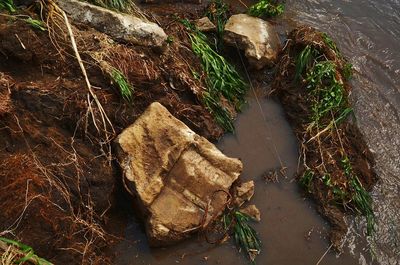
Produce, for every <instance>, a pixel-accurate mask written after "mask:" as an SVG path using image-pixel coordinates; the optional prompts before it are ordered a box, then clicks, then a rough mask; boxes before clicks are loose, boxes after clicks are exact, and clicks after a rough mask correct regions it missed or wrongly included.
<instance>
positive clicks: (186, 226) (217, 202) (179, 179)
mask: <svg viewBox="0 0 400 265" xmlns="http://www.w3.org/2000/svg"><path fill="white" fill-rule="evenodd" d="M116 143H117V154H118V159H119V162H120V165H121V167H122V169H123V172H124V183H125V187H126V189H127V190H128V191H129V192H130V193H131V194H132V195H134V196H135V198H136V200H137V202H138V204H139V208H140V209H141V210H142V214H144V216H145V222H146V232H147V235H148V238H149V242H150V245H152V246H165V245H170V244H174V243H176V242H178V241H180V240H182V239H184V238H187V237H189V236H190V235H191V234H192V233H194V232H196V231H198V230H199V229H201V228H202V227H204V226H206V225H207V224H208V223H209V222H210V221H211V220H213V219H214V218H216V217H217V216H218V215H220V214H221V213H222V211H223V210H224V209H225V206H226V202H227V200H228V196H227V193H228V192H229V189H230V188H231V186H232V183H233V182H234V181H235V180H236V179H237V178H238V177H239V175H240V173H241V171H242V168H243V165H242V163H241V162H240V160H238V159H234V158H228V157H226V156H225V155H224V154H223V153H221V152H220V151H219V150H218V149H217V148H216V147H215V146H214V145H213V144H212V143H210V142H209V141H208V140H207V139H205V138H203V137H201V136H199V135H197V134H195V133H194V132H193V131H192V130H191V129H189V128H188V127H187V126H186V125H185V124H184V123H182V122H181V121H179V120H178V119H176V118H175V117H173V116H172V115H171V113H169V112H168V110H167V109H166V108H165V107H163V106H162V105H161V104H159V103H153V104H151V105H150V106H149V107H148V109H147V110H146V111H145V112H144V113H143V114H142V116H140V117H139V118H138V119H137V120H136V121H135V123H134V124H133V125H131V126H130V127H128V128H126V129H125V130H124V131H123V132H122V133H121V134H120V135H119V136H118V138H117V139H116Z"/></svg>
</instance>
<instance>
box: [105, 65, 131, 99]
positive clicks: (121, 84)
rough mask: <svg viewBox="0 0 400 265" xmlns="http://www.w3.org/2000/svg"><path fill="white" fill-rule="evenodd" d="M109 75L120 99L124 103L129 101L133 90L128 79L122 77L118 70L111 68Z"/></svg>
mask: <svg viewBox="0 0 400 265" xmlns="http://www.w3.org/2000/svg"><path fill="white" fill-rule="evenodd" d="M110 75H111V78H112V80H113V82H114V83H115V84H116V85H117V86H118V88H119V92H120V93H121V96H122V98H123V99H125V100H126V101H131V100H132V93H133V91H134V89H133V87H132V86H131V85H130V84H129V82H128V79H127V78H126V77H125V76H124V74H123V73H122V72H121V71H120V70H118V69H116V68H112V69H111V73H110Z"/></svg>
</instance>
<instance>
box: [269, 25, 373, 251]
mask: <svg viewBox="0 0 400 265" xmlns="http://www.w3.org/2000/svg"><path fill="white" fill-rule="evenodd" d="M349 69H351V66H349V64H348V63H347V62H346V60H345V59H344V58H343V56H342V55H341V54H340V52H339V50H338V48H337V47H336V45H335V43H334V42H333V41H332V40H331V39H330V38H329V37H328V36H327V35H326V34H324V33H321V32H319V31H317V30H315V29H313V28H310V27H300V28H297V29H295V30H293V31H292V32H291V33H290V35H289V38H288V41H287V44H286V46H285V49H284V51H283V54H282V59H281V61H280V63H279V65H278V70H277V75H276V77H275V83H274V88H275V89H276V93H277V94H278V96H279V97H280V99H281V100H282V103H283V105H284V108H285V110H286V112H287V115H288V116H289V119H290V120H291V122H292V124H293V126H294V129H295V132H296V135H297V137H298V139H299V141H300V144H301V150H300V159H301V163H302V164H301V166H300V168H299V182H300V183H301V184H302V186H303V187H304V188H305V190H306V192H307V193H309V194H311V196H312V197H313V198H314V199H315V201H316V202H317V203H318V204H319V207H320V211H321V212H322V214H323V215H324V216H326V217H327V219H328V220H329V221H330V223H331V224H332V228H333V230H332V233H331V240H332V243H333V245H334V246H335V247H336V248H339V246H340V242H341V239H342V237H343V235H344V234H345V233H346V228H347V227H346V223H345V221H344V215H345V214H361V215H364V216H365V217H366V221H367V233H368V235H371V233H372V232H373V230H374V216H373V212H372V205H371V204H372V200H371V198H370V196H369V194H368V192H367V191H368V190H369V189H371V187H372V186H373V184H374V183H375V182H376V181H377V178H376V175H375V173H374V171H373V169H372V166H373V164H372V163H373V160H372V156H371V154H370V152H369V150H368V149H367V147H366V145H365V143H364V141H363V138H362V135H361V133H360V132H359V130H358V129H357V127H356V126H355V125H354V124H353V121H352V119H351V117H350V113H351V111H352V110H351V107H350V106H349V101H348V96H349V93H350V85H349V83H348V78H349Z"/></svg>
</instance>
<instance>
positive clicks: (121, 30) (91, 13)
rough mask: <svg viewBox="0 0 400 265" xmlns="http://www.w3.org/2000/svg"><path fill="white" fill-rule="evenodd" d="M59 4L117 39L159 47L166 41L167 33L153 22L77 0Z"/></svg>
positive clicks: (63, 0)
mask: <svg viewBox="0 0 400 265" xmlns="http://www.w3.org/2000/svg"><path fill="white" fill-rule="evenodd" d="M58 4H59V6H60V7H61V8H62V9H63V10H64V11H65V12H66V13H67V14H68V16H70V17H71V18H72V19H73V20H75V21H77V22H80V23H85V24H87V25H89V26H91V27H93V28H95V29H96V30H98V31H101V32H103V33H105V34H107V35H109V36H110V37H112V38H114V39H116V40H122V41H124V42H128V43H131V44H136V45H143V46H150V47H157V48H160V47H163V46H164V45H165V43H166V40H167V34H165V32H164V30H163V29H162V28H161V27H159V26H158V25H157V24H155V23H153V22H150V21H145V20H143V19H141V18H138V17H135V16H133V15H128V14H122V13H118V12H114V11H111V10H108V9H106V8H102V7H99V6H95V5H91V4H88V3H85V2H81V1H77V0H58Z"/></svg>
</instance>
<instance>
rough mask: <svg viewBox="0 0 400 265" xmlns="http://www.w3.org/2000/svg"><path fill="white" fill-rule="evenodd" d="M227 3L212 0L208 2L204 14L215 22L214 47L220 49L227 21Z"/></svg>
mask: <svg viewBox="0 0 400 265" xmlns="http://www.w3.org/2000/svg"><path fill="white" fill-rule="evenodd" d="M228 10H229V7H228V5H227V4H226V3H225V2H224V1H223V0H213V1H212V2H211V3H210V6H209V9H208V10H207V12H206V16H207V17H208V18H209V19H210V20H211V21H212V22H214V23H215V24H216V27H217V38H216V49H217V51H221V50H222V48H223V43H224V41H223V37H224V29H225V24H226V21H228Z"/></svg>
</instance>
